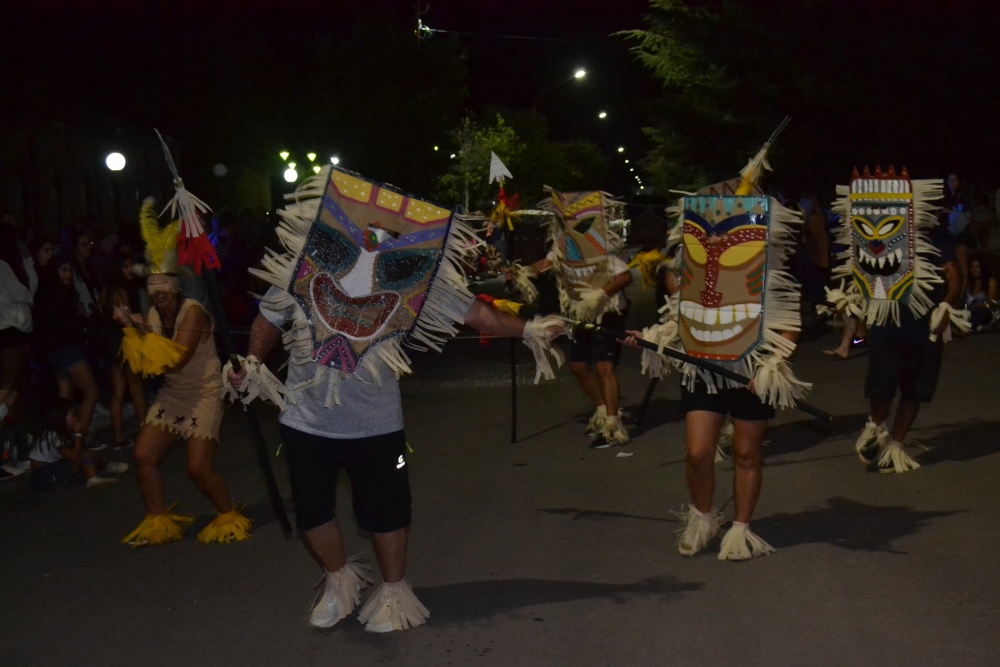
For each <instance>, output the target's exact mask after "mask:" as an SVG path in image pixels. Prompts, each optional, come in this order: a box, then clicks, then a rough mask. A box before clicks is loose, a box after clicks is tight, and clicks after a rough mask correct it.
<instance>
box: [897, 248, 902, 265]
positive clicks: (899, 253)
mask: <svg viewBox="0 0 1000 667" xmlns="http://www.w3.org/2000/svg"><path fill="white" fill-rule="evenodd" d="M896 262H897V263H899V264H902V263H903V251H902V250H896Z"/></svg>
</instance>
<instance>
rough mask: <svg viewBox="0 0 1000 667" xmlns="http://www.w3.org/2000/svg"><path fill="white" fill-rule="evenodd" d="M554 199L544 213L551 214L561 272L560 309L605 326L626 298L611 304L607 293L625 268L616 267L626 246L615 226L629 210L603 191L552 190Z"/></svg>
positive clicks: (557, 266) (617, 297)
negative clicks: (605, 317)
mask: <svg viewBox="0 0 1000 667" xmlns="http://www.w3.org/2000/svg"><path fill="white" fill-rule="evenodd" d="M549 192H550V193H551V195H552V196H551V198H550V199H549V200H547V201H544V202H542V203H541V204H540V206H539V208H541V209H542V210H546V211H549V212H551V213H552V214H553V215H552V217H551V218H550V219H549V222H548V225H549V239H550V241H551V244H552V252H551V253H550V256H549V257H550V259H552V260H553V264H554V265H555V269H556V276H557V285H558V288H559V303H560V307H561V310H562V312H563V314H564V315H566V316H567V317H570V318H573V319H575V320H582V321H589V322H593V321H595V320H596V321H600V318H601V316H602V315H604V314H605V313H607V312H611V311H616V312H621V309H622V308H623V306H624V298H623V297H622V295H621V294H620V293H619V294H616V295H615V296H614V297H613V298H610V299H605V298H603V297H602V295H603V287H604V286H605V285H607V284H608V283H609V282H611V281H612V280H613V279H614V278H615V276H616V275H617V274H618V273H619V272H620V270H622V269H623V268H624V266H625V265H624V264H623V263H621V262H620V261H612V256H613V254H614V253H615V252H617V251H618V250H620V249H621V246H622V240H621V238H620V237H619V236H618V234H616V233H615V232H614V231H613V230H612V228H611V226H612V222H613V221H614V220H620V219H622V218H623V216H624V205H623V204H622V203H621V202H618V201H616V200H614V199H613V198H612V197H611V195H609V194H607V193H605V192H600V191H596V190H594V191H587V192H558V191H556V190H552V189H551V188H550V189H549Z"/></svg>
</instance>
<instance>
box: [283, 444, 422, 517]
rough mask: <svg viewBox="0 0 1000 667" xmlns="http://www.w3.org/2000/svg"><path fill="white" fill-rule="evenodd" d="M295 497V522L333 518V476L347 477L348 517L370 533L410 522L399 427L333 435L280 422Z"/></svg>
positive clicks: (335, 489)
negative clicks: (350, 502) (350, 505)
mask: <svg viewBox="0 0 1000 667" xmlns="http://www.w3.org/2000/svg"><path fill="white" fill-rule="evenodd" d="M281 437H282V438H284V442H285V449H286V450H287V452H288V469H289V472H290V473H291V478H292V499H293V500H294V502H295V525H296V527H297V528H298V529H299V530H302V531H306V530H311V529H312V528H316V527H318V526H321V525H323V524H324V523H327V522H328V521H331V520H333V518H334V517H335V510H336V506H337V475H338V474H339V473H340V469H341V468H343V469H344V470H346V471H347V476H348V477H349V478H350V480H351V491H352V496H353V504H354V516H355V517H356V518H357V521H358V526H359V527H360V528H362V529H363V530H367V531H370V532H372V533H391V532H393V531H395V530H399V529H400V528H407V527H409V525H410V479H409V476H408V475H407V466H406V436H405V435H404V433H403V431H396V432H394V433H386V434H385V435H375V436H372V437H370V438H355V439H334V438H325V437H323V436H319V435H312V434H310V433H303V432H302V431H297V430H295V429H293V428H289V427H287V426H282V427H281Z"/></svg>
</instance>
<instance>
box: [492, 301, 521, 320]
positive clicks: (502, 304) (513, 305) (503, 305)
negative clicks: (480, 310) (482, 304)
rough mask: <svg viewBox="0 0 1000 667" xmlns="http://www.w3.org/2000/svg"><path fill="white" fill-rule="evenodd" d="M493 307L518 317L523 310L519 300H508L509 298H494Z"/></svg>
mask: <svg viewBox="0 0 1000 667" xmlns="http://www.w3.org/2000/svg"><path fill="white" fill-rule="evenodd" d="M492 305H493V307H494V308H495V309H497V310H499V311H500V312H501V313H507V314H508V315H513V316H514V317H517V316H518V314H519V313H520V312H521V304H519V303H518V302H517V301H508V300H507V299H494V300H493V304H492Z"/></svg>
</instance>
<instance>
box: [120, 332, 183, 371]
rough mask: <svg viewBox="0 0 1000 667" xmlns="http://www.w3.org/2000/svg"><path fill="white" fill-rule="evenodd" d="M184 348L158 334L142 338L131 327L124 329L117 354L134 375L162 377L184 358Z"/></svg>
mask: <svg viewBox="0 0 1000 667" xmlns="http://www.w3.org/2000/svg"><path fill="white" fill-rule="evenodd" d="M185 349H186V348H185V347H184V346H183V345H178V344H177V343H175V342H174V341H172V340H170V339H169V338H165V337H163V336H161V335H159V334H155V333H152V332H150V333H147V334H145V335H143V336H140V335H139V332H138V331H136V330H135V329H133V328H132V327H127V328H126V329H125V337H124V338H123V339H122V344H121V347H120V348H119V349H118V353H119V354H120V355H121V357H122V359H123V360H125V361H127V362H128V365H129V366H130V367H131V368H132V370H133V371H134V372H136V373H142V375H143V377H152V376H154V375H163V373H164V372H166V370H167V369H168V368H170V367H171V366H173V365H174V364H176V363H177V362H178V361H180V360H181V357H183V356H184V351H185Z"/></svg>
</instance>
